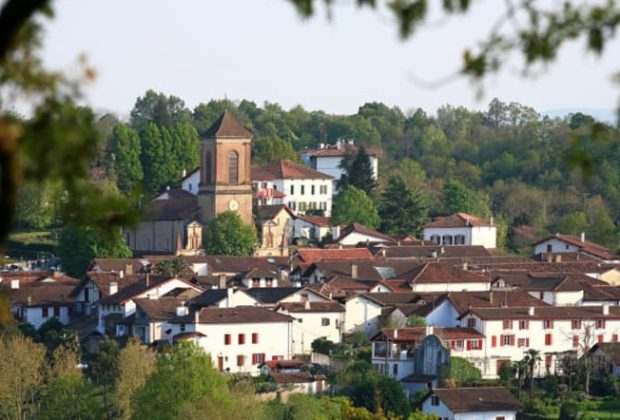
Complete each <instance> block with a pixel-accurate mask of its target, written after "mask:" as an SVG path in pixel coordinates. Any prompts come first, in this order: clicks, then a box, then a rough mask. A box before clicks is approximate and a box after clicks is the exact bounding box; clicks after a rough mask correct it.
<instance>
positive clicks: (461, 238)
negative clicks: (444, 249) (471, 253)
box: [454, 235, 465, 245]
mask: <svg viewBox="0 0 620 420" xmlns="http://www.w3.org/2000/svg"><path fill="white" fill-rule="evenodd" d="M454 245H465V235H455V236H454Z"/></svg>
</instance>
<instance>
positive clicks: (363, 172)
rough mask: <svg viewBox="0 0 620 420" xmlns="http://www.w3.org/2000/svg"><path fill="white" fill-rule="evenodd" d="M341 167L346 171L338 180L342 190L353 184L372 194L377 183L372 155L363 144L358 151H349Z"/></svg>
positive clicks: (339, 187)
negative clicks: (371, 159) (371, 161)
mask: <svg viewBox="0 0 620 420" xmlns="http://www.w3.org/2000/svg"><path fill="white" fill-rule="evenodd" d="M339 167H340V169H342V170H343V171H344V172H343V174H342V176H341V177H340V179H339V180H338V189H339V190H340V191H344V190H346V189H347V187H349V186H351V187H355V188H358V189H360V190H362V191H364V192H365V193H366V194H370V193H371V192H372V191H373V190H374V189H375V187H376V185H377V183H376V182H375V179H374V176H373V170H372V164H371V163H370V156H368V153H367V152H366V148H365V147H364V146H361V147H360V148H359V149H358V150H357V153H347V154H346V155H345V156H344V158H343V159H342V160H341V161H340V165H339Z"/></svg>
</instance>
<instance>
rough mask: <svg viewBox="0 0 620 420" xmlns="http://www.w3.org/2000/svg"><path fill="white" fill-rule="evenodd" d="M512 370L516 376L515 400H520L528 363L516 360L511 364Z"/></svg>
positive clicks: (523, 360)
mask: <svg viewBox="0 0 620 420" xmlns="http://www.w3.org/2000/svg"><path fill="white" fill-rule="evenodd" d="M512 368H513V369H514V371H515V372H516V374H517V398H518V399H521V389H522V388H523V385H525V378H526V376H527V370H528V363H527V361H526V360H525V358H524V359H522V360H518V361H516V362H514V363H513V364H512Z"/></svg>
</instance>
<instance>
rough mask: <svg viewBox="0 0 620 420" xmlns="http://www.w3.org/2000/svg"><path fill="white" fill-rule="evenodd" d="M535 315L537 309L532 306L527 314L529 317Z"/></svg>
mask: <svg viewBox="0 0 620 420" xmlns="http://www.w3.org/2000/svg"><path fill="white" fill-rule="evenodd" d="M535 313H536V309H535V308H534V307H533V306H530V307H529V308H527V314H528V315H529V316H534V314H535Z"/></svg>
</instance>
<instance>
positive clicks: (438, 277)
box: [400, 262, 491, 293]
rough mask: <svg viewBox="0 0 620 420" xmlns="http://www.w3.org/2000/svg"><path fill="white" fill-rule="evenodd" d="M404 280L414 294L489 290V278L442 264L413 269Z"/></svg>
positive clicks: (423, 265) (431, 263)
mask: <svg viewBox="0 0 620 420" xmlns="http://www.w3.org/2000/svg"><path fill="white" fill-rule="evenodd" d="M400 278H404V280H406V281H407V283H408V284H409V285H410V286H411V289H412V290H413V291H414V292H439V293H442V292H482V291H488V290H491V280H490V278H489V277H487V276H485V275H483V274H481V273H477V272H473V271H469V270H464V269H461V268H458V267H454V266H453V265H452V264H449V263H444V262H429V263H425V264H421V265H419V266H417V267H414V268H413V269H412V270H411V271H410V272H408V273H407V274H403V275H401V276H400Z"/></svg>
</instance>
